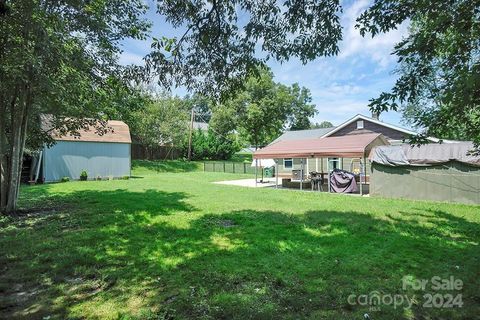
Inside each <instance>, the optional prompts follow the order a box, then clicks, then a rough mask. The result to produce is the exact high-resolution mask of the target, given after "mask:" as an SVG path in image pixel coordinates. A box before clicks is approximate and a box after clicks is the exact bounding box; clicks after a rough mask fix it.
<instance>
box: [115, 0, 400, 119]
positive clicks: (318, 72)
mask: <svg viewBox="0 0 480 320" xmlns="http://www.w3.org/2000/svg"><path fill="white" fill-rule="evenodd" d="M147 3H148V4H149V5H150V7H151V9H150V10H149V12H148V15H147V18H148V19H150V20H151V21H153V27H152V31H151V36H154V37H157V38H160V37H162V36H167V37H173V36H178V35H180V34H181V30H175V29H173V28H172V27H171V26H170V25H169V24H168V23H166V22H165V21H164V19H163V17H162V16H160V15H158V14H156V13H155V9H154V5H153V2H152V1H151V0H149V1H147ZM369 3H370V1H369V0H358V1H348V2H346V1H342V6H343V13H342V15H341V22H342V27H343V40H342V42H341V43H340V53H339V55H338V56H335V57H327V58H325V57H321V58H318V59H316V60H314V61H310V62H308V63H307V64H306V65H303V64H302V63H301V62H300V61H299V60H297V59H291V60H290V61H288V62H284V63H283V64H280V63H278V62H275V61H270V62H269V63H268V65H269V67H270V68H271V69H272V71H273V73H274V76H275V81H277V82H281V83H283V84H286V85H290V84H293V83H295V82H296V83H298V84H300V85H301V86H304V87H306V88H308V89H310V92H311V94H312V98H313V104H315V105H316V108H317V111H318V113H317V115H316V116H315V117H314V118H313V119H312V121H313V122H321V121H324V120H326V121H330V122H332V123H333V124H334V125H339V124H341V123H342V122H344V121H346V120H348V119H349V118H351V117H353V116H354V115H356V114H358V113H360V114H363V115H366V116H369V115H370V111H369V108H368V100H369V99H371V98H375V97H377V96H378V95H379V94H380V93H381V92H382V91H387V90H389V89H390V88H391V87H392V86H393V84H394V82H395V80H396V78H397V76H396V75H395V74H394V73H393V71H394V70H395V66H396V57H395V56H394V55H392V54H391V52H392V50H393V47H394V45H395V44H396V43H398V42H399V41H400V40H401V39H402V37H403V36H405V35H406V32H407V24H406V23H405V24H402V25H400V26H399V28H398V29H397V30H393V31H391V32H389V33H385V34H381V35H378V36H376V37H375V38H371V37H370V36H366V37H365V38H363V37H362V36H360V33H359V32H358V30H357V29H355V28H354V25H355V19H356V17H358V16H359V15H360V14H361V12H362V11H363V10H364V9H365V8H367V7H368V5H369ZM122 46H123V50H124V52H123V53H122V55H121V56H120V62H121V63H122V64H142V58H143V57H144V56H145V55H146V54H148V53H149V52H150V41H149V40H147V41H140V40H131V39H129V40H126V41H124V42H123V43H122ZM173 93H174V94H178V95H184V94H186V92H185V90H184V89H176V90H174V91H173ZM380 120H382V121H385V122H388V123H391V124H395V125H399V126H402V127H408V126H406V125H405V124H403V123H401V115H400V114H399V113H397V112H393V111H390V112H387V113H382V115H381V116H380Z"/></svg>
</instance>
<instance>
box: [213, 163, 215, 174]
mask: <svg viewBox="0 0 480 320" xmlns="http://www.w3.org/2000/svg"><path fill="white" fill-rule="evenodd" d="M213 172H215V162H214V163H213Z"/></svg>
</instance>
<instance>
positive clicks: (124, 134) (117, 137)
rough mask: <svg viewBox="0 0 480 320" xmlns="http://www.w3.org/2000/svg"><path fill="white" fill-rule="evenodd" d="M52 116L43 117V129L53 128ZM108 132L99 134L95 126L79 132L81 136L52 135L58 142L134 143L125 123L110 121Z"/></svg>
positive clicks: (56, 133) (108, 122)
mask: <svg viewBox="0 0 480 320" xmlns="http://www.w3.org/2000/svg"><path fill="white" fill-rule="evenodd" d="M50 119H51V116H48V115H42V117H41V121H42V128H44V129H45V128H48V127H51V125H50ZM106 129H107V132H105V133H104V134H98V132H97V130H96V129H95V127H94V126H90V127H88V128H87V129H81V130H79V132H78V133H79V134H80V135H79V136H75V135H71V134H67V135H63V136H61V135H59V134H58V132H56V131H55V130H54V131H52V132H51V133H50V134H51V135H52V138H53V139H54V140H57V141H84V142H87V141H88V142H111V143H112V142H113V143H132V139H131V137H130V129H129V128H128V125H127V124H126V123H125V122H123V121H118V120H109V121H107V125H106Z"/></svg>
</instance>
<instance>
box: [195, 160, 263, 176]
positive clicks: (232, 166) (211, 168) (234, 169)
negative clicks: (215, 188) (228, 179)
mask: <svg viewBox="0 0 480 320" xmlns="http://www.w3.org/2000/svg"><path fill="white" fill-rule="evenodd" d="M203 171H205V172H226V173H242V174H247V173H248V174H250V173H251V174H255V167H252V166H251V164H250V163H246V162H226V161H208V162H207V161H206V162H204V163H203ZM259 173H261V171H260V168H259Z"/></svg>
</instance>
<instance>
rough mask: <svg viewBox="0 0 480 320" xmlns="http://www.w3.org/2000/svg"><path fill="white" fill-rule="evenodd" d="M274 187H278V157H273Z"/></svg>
mask: <svg viewBox="0 0 480 320" xmlns="http://www.w3.org/2000/svg"><path fill="white" fill-rule="evenodd" d="M275 189H278V159H275Z"/></svg>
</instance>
